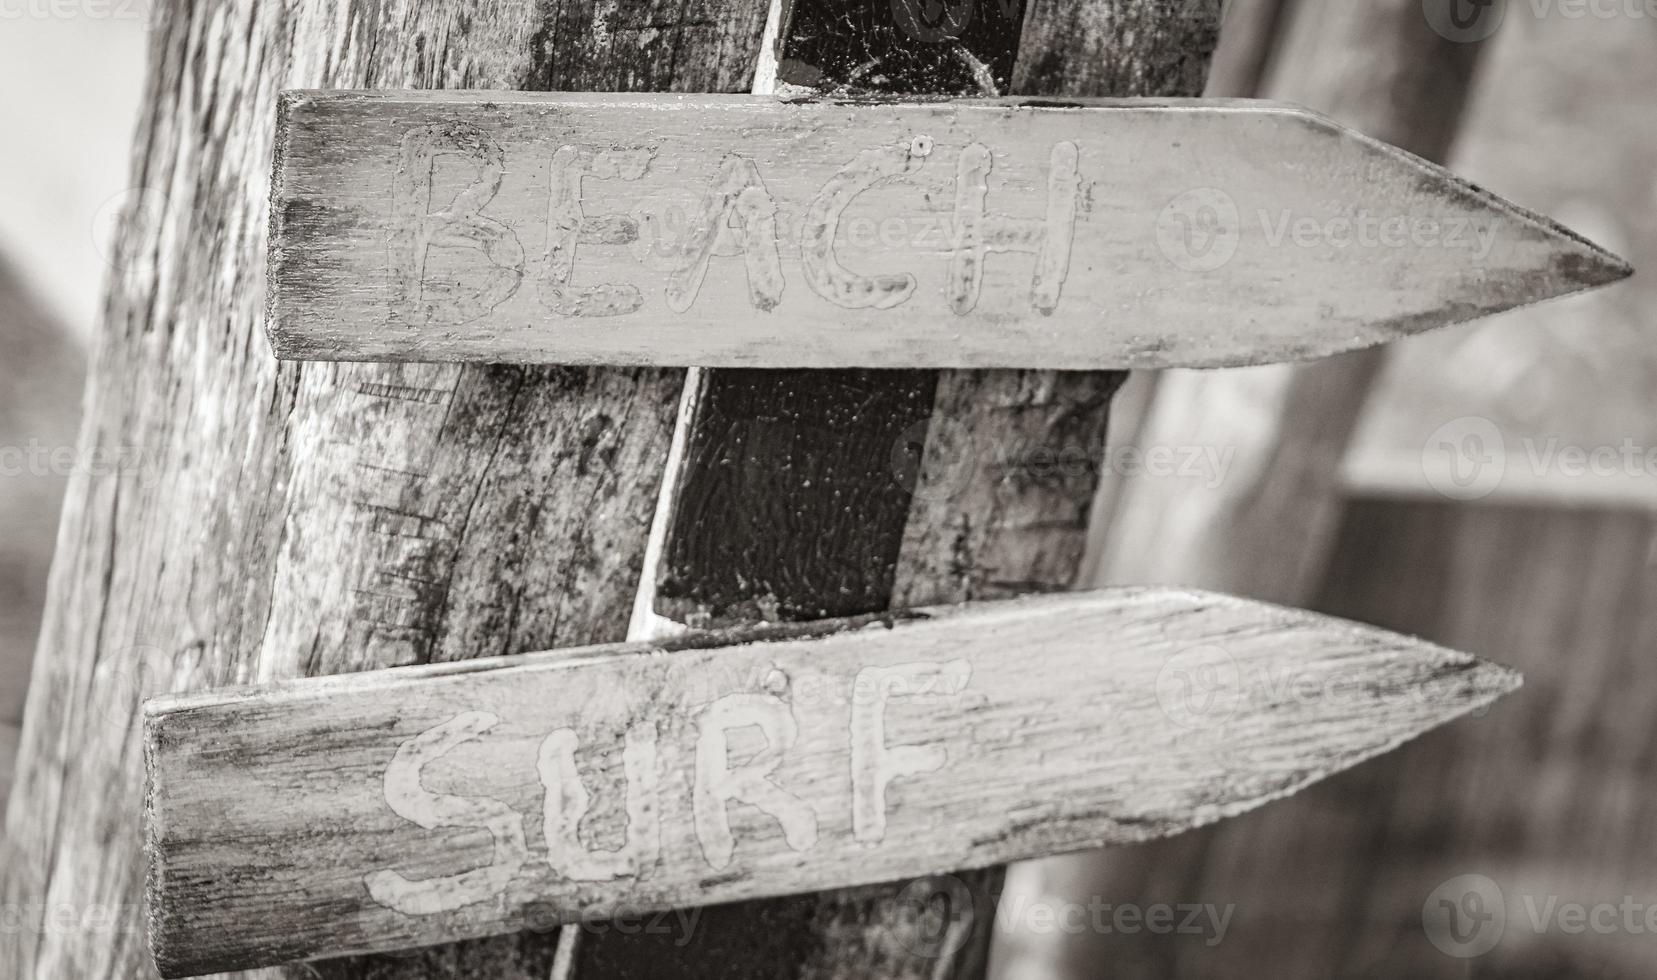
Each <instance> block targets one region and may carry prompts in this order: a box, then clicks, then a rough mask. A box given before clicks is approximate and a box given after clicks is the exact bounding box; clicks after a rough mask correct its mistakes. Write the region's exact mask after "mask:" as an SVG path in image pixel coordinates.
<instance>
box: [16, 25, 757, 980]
mask: <svg viewBox="0 0 1657 980" xmlns="http://www.w3.org/2000/svg"><path fill="white" fill-rule="evenodd" d="M764 16H765V9H764V7H763V6H762V5H760V4H757V3H747V2H739V3H734V4H733V3H718V4H714V3H699V2H692V3H689V4H684V3H678V2H673V3H659V2H629V3H619V4H613V5H607V6H604V7H599V6H595V5H591V4H576V3H560V2H552V3H544V4H521V3H506V2H499V0H485V2H466V3H443V2H438V3H422V4H415V5H385V4H378V3H357V2H349V0H347V2H341V3H311V2H300V0H290V2H267V3H257V4H254V3H230V2H219V0H212V2H204V3H169V4H164V5H162V6H161V7H160V8H159V10H158V20H157V24H156V28H155V33H154V35H153V37H154V42H153V43H154V49H153V52H152V55H153V57H152V65H153V69H152V72H151V76H150V81H149V85H148V89H147V93H146V99H147V101H148V105H149V110H148V113H147V116H146V120H145V122H144V125H143V128H142V131H141V134H140V137H139V140H140V142H139V149H138V154H137V161H138V162H137V165H136V169H135V171H134V178H133V179H134V183H135V184H136V185H141V186H145V187H148V188H151V189H153V190H154V192H155V195H154V199H156V200H159V201H160V202H162V204H161V206H158V207H156V208H154V209H146V210H145V211H143V212H142V213H139V214H137V215H135V216H133V218H132V220H131V221H130V222H129V223H128V225H127V227H126V230H125V232H124V233H123V236H122V239H121V243H120V246H119V257H120V259H121V260H122V261H121V262H119V265H120V266H121V268H122V269H123V270H126V271H125V272H124V273H123V274H122V275H121V276H119V277H118V278H117V279H116V281H115V282H114V285H113V289H112V294H111V298H110V303H109V313H108V315H107V316H106V319H105V324H104V339H103V340H102V342H101V344H100V354H99V360H98V363H97V365H96V367H95V371H94V375H95V376H94V381H93V386H92V387H93V394H92V396H91V400H90V403H89V418H88V422H87V427H86V429H85V430H84V432H83V435H82V445H83V446H88V445H140V446H144V447H146V448H147V449H148V450H149V451H151V452H152V453H153V454H155V456H156V458H159V459H161V460H162V461H163V466H162V467H161V469H160V471H159V478H158V480H157V481H156V482H155V483H154V484H153V485H152V486H149V487H147V488H133V487H128V486H123V485H122V484H120V483H119V482H118V481H116V480H113V479H101V478H97V477H95V476H92V475H86V476H80V477H77V478H76V479H75V480H74V481H73V485H72V488H71V491H70V497H69V502H68V505H67V514H66V522H65V530H64V534H63V537H62V545H63V547H62V550H61V551H60V553H59V557H58V561H57V564H56V566H55V572H54V582H53V586H52V598H51V605H50V608H49V609H48V613H47V620H46V624H45V626H44V629H43V636H44V638H43V641H42V646H41V649H42V650H43V651H44V652H45V654H44V656H43V657H42V659H41V661H40V667H39V670H38V671H37V676H36V683H35V685H34V686H33V688H32V690H31V693H30V697H31V703H30V709H29V712H28V720H27V726H28V730H27V732H26V733H25V736H24V748H23V755H22V758H21V759H20V765H19V772H18V780H17V785H16V788H15V790H14V797H13V802H14V806H13V807H12V808H11V811H10V815H9V823H8V835H7V837H8V839H7V841H6V844H5V852H4V855H3V860H0V902H4V903H6V904H7V907H8V908H14V909H20V910H24V914H25V916H28V915H34V916H37V917H38V916H39V915H40V913H42V912H44V911H45V910H47V909H57V908H67V909H72V910H75V911H77V912H79V913H82V914H89V915H107V916H109V917H110V918H113V920H114V921H115V923H116V929H115V930H114V931H111V930H98V931H88V932H82V931H67V930H62V929H44V928H42V925H41V922H40V921H39V919H38V918H37V920H36V921H33V922H24V923H22V925H21V927H20V928H19V929H18V930H16V931H15V932H9V933H8V934H7V935H6V936H4V937H0V976H6V977H17V978H29V980H39V978H47V977H70V976H72V977H77V978H92V980H132V978H134V977H139V978H142V977H149V976H153V975H154V968H153V966H152V964H151V962H150V957H149V954H148V952H147V950H146V949H145V948H144V945H145V944H144V943H143V941H142V930H143V925H142V916H141V913H140V909H141V906H142V902H141V896H142V890H141V885H142V882H141V878H142V866H143V864H142V855H141V836H140V833H139V823H138V816H139V812H140V809H141V807H140V793H141V785H142V761H141V759H140V755H139V746H140V740H139V739H138V737H137V731H136V711H137V705H138V699H139V696H140V694H141V693H142V692H145V691H150V692H153V691H157V690H167V689H171V690H190V689H197V688H204V687H207V688H210V687H217V686H222V685H225V684H231V683H245V682H250V681H254V680H258V679H263V678H276V677H286V676H295V675H300V674H316V673H332V672H339V671H346V670H356V669H371V668H379V667H389V666H395V665H398V664H409V663H418V662H423V661H444V660H452V659H456V658H462V657H469V656H475V655H480V654H489V653H513V652H521V651H524V650H534V649H549V648H552V647H556V646H559V645H563V644H581V643H593V642H603V641H608V640H617V639H620V638H622V636H623V634H624V631H625V628H626V623H627V619H628V615H629V612H630V609H631V604H632V599H633V593H634V591H635V587H636V582H637V576H638V570H639V567H640V564H641V561H642V552H643V547H644V542H645V537H646V530H647V527H648V524H649V520H650V515H651V512H652V508H653V506H654V502H655V493H656V485H657V480H658V476H659V474H660V471H661V466H662V460H663V458H664V457H665V453H666V447H667V440H668V437H669V434H670V432H671V427H672V422H673V413H674V406H675V403H676V400H677V398H678V395H679V390H680V386H681V375H680V374H679V373H677V372H657V371H604V372H598V371H577V370H521V369H511V368H508V369H497V368H456V367H432V366H409V365H403V366H368V365H353V366H314V367H301V366H298V365H287V366H278V365H277V364H276V363H275V362H274V361H273V360H272V358H271V357H270V353H269V349H268V347H267V345H266V344H265V342H264V340H263V338H262V331H261V325H262V319H263V308H264V296H263V288H262V287H263V281H264V280H263V274H262V272H263V262H264V255H265V244H266V242H265V234H264V230H265V228H266V223H267V220H266V219H267V216H268V213H269V204H270V202H269V194H268V189H269V174H270V167H271V163H272V147H273V138H274V133H273V131H272V126H271V123H272V120H274V119H275V113H276V100H277V93H278V92H279V91H280V90H282V89H284V88H292V87H307V86H308V87H335V86H337V87H354V88H361V87H375V86H388V87H399V88H409V87H432V86H436V87H441V86H462V85H464V86H469V87H474V88H475V87H484V88H497V87H498V88H517V87H537V86H556V87H559V88H562V89H572V88H581V87H586V86H591V87H597V88H602V89H606V90H615V89H620V88H627V87H642V88H670V87H672V88H678V89H682V90H690V91H707V90H724V91H732V90H743V89H746V88H747V87H748V85H749V84H750V79H751V77H752V75H753V71H754V59H755V57H756V55H757V51H758V40H759V34H760V28H761V25H762V24H763V21H764ZM140 259H142V260H144V261H138V260H140ZM99 921H102V920H99ZM554 942H555V940H554V937H551V936H547V935H545V934H542V935H536V936H529V937H520V938H513V939H506V940H499V941H494V942H491V943H479V944H471V945H469V946H466V947H462V948H454V947H450V948H446V949H436V950H426V951H421V952H419V953H416V954H411V955H400V956H396V957H390V958H385V959H380V958H372V957H371V958H365V959H361V960H355V961H351V962H347V963H327V964H319V965H316V966H314V967H308V968H306V969H305V970H303V971H300V972H299V973H298V974H296V975H297V976H302V977H306V978H311V977H314V976H315V975H316V973H317V972H320V973H322V974H324V975H326V976H329V977H331V978H336V977H337V978H346V977H383V976H388V975H394V976H396V977H398V978H399V980H408V978H419V977H432V978H439V977H442V978H450V977H469V976H480V977H481V976H487V977H489V978H491V980H545V978H546V976H547V974H548V972H549V970H550V968H551V963H552V960H553V952H554ZM267 976H268V975H267Z"/></svg>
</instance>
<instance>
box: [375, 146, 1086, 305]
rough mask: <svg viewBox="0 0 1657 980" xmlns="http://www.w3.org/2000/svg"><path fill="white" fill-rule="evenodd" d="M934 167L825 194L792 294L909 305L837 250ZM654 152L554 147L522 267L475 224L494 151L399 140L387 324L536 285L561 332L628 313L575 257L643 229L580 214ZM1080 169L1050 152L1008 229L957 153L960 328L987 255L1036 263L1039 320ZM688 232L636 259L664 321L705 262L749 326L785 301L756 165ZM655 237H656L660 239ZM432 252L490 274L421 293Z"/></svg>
mask: <svg viewBox="0 0 1657 980" xmlns="http://www.w3.org/2000/svg"><path fill="white" fill-rule="evenodd" d="M932 151H933V143H932V140H931V138H930V137H927V136H916V137H915V138H914V139H912V140H910V141H909V142H908V143H906V144H903V145H899V146H888V147H876V148H873V149H868V150H864V151H862V152H861V153H859V154H857V156H856V157H855V158H853V159H852V160H851V161H850V162H849V163H847V164H846V165H845V166H844V167H842V168H841V169H840V170H839V171H838V172H837V173H835V175H834V176H833V177H831V178H829V180H828V182H827V183H825V184H824V185H823V187H822V189H821V190H820V191H819V192H818V194H817V196H816V197H815V198H814V199H813V200H812V201H811V203H810V205H809V206H808V207H807V209H806V211H805V215H804V218H803V220H802V221H801V222H800V225H799V231H798V236H797V238H798V243H799V249H800V263H801V266H802V272H803V276H802V278H803V280H804V282H805V285H806V287H807V288H808V289H810V290H811V292H813V293H814V294H816V295H817V296H819V297H821V298H823V299H825V300H827V301H828V302H830V303H833V304H834V305H836V306H839V307H842V308H844V309H850V310H862V309H877V310H890V309H894V308H896V307H899V306H902V305H903V304H905V303H907V302H909V301H910V299H912V298H913V297H914V294H915V291H916V286H917V281H916V279H915V277H914V276H913V275H912V274H910V273H908V272H893V273H887V274H882V275H864V274H861V273H857V272H853V271H851V270H849V269H847V268H846V267H845V266H843V265H841V263H840V261H839V258H838V256H837V255H836V254H835V240H836V236H837V234H838V232H839V229H840V224H841V220H842V218H843V216H844V215H845V212H846V209H847V208H848V207H849V206H850V205H851V203H852V202H853V201H854V200H855V199H856V198H857V197H858V195H860V194H862V193H863V192H864V191H867V190H869V189H870V188H873V187H875V186H877V185H880V184H882V183H885V182H887V181H892V180H897V179H901V178H903V177H907V176H911V175H914V174H917V173H919V171H920V170H921V168H922V166H923V164H924V163H925V161H926V159H927V158H928V157H930V156H931V155H932ZM656 152H657V151H656V148H655V147H649V146H647V147H638V148H629V149H617V148H603V147H596V146H577V145H566V146H560V147H559V148H558V149H557V150H556V151H555V152H554V153H553V155H552V177H551V190H550V199H549V206H548V211H547V223H546V227H547V247H546V252H545V254H544V255H542V256H541V258H540V261H539V262H537V263H533V264H532V263H531V262H530V258H529V256H528V255H526V254H525V249H524V246H523V243H522V242H521V241H520V240H519V238H518V235H517V233H516V232H515V231H514V230H513V228H512V227H511V226H510V225H508V224H506V223H505V222H502V221H499V220H497V219H495V218H492V217H490V216H488V215H486V214H484V213H483V212H484V208H486V207H487V206H488V205H489V203H490V202H491V201H492V200H494V198H495V196H496V195H497V194H498V193H499V192H500V189H501V182H502V180H503V179H504V177H505V175H506V172H507V168H506V154H505V151H504V150H502V148H501V146H500V144H499V143H497V142H495V140H493V139H492V138H491V137H490V136H489V135H488V134H487V133H485V132H484V131H483V130H481V129H478V128H476V127H472V126H468V125H465V124H454V123H445V124H441V125H430V126H420V127H417V128H415V129H413V130H411V131H409V132H408V133H407V134H406V135H405V136H404V137H403V140H402V144H401V150H400V157H399V161H398V168H397V175H396V179H395V186H394V188H393V202H394V203H393V209H394V214H393V218H394V229H395V230H394V231H393V233H392V236H391V241H390V253H391V270H392V277H393V282H394V286H395V288H394V292H393V299H392V312H393V314H394V315H395V316H396V317H397V318H398V319H400V320H402V321H403V322H405V323H409V324H413V325H457V324H461V323H466V322H469V321H471V320H475V319H478V318H479V317H482V316H484V315H485V314H487V313H488V312H489V311H490V310H492V309H494V308H495V307H497V306H499V305H500V304H502V303H504V302H506V301H507V300H509V299H511V298H512V297H513V296H515V295H516V294H517V293H518V291H519V290H520V289H522V288H524V285H525V280H526V279H529V278H531V277H532V276H531V273H533V280H534V286H533V288H534V289H535V292H536V295H537V297H538V298H539V300H540V303H541V305H542V306H543V307H545V308H546V309H547V310H548V311H549V312H551V313H553V314H556V315H558V316H565V317H606V316H623V315H626V314H629V313H636V312H638V311H639V310H640V309H641V308H642V307H643V306H644V303H645V295H644V291H643V290H642V289H641V288H640V287H639V286H638V285H636V284H634V283H631V282H606V283H598V284H592V285H577V284H576V283H575V274H576V256H577V253H578V250H579V249H580V247H581V246H583V245H635V244H637V243H639V242H640V227H639V226H640V221H639V219H638V218H635V217H633V216H631V215H627V214H620V213H605V214H588V213H587V212H586V211H585V210H584V209H583V207H582V187H583V184H584V182H586V181H589V180H617V181H637V180H640V179H642V178H643V177H644V176H645V174H646V173H648V172H649V170H650V167H651V164H652V162H653V161H654V159H655V156H656ZM439 156H460V157H462V158H463V159H465V160H467V161H469V162H470V163H471V164H472V166H473V167H474V168H475V169H476V171H477V176H476V179H475V180H474V181H473V182H472V183H471V184H470V185H468V186H467V187H466V188H465V189H463V190H461V191H460V192H459V193H458V194H457V195H456V196H455V197H454V199H453V201H451V202H450V203H449V204H448V205H447V206H446V207H443V208H441V209H438V210H435V211H434V210H432V191H433V188H432V184H433V167H434V164H435V163H436V161H437V159H438V157H439ZM1079 158H1080V152H1079V150H1078V148H1077V146H1076V144H1075V143H1071V142H1068V141H1065V142H1060V143H1057V144H1055V145H1054V146H1053V148H1052V152H1051V154H1050V155H1049V171H1048V178H1047V213H1046V214H1045V215H1044V216H1043V217H1041V218H1009V217H1002V216H996V215H992V214H990V213H989V210H988V200H989V175H990V170H991V167H992V165H993V155H992V154H991V152H990V150H989V148H988V147H986V146H984V145H983V144H981V143H971V144H968V145H967V146H966V147H964V148H963V149H962V150H961V152H960V155H959V157H958V158H957V160H956V162H955V204H954V212H953V221H952V224H951V230H952V235H951V241H950V243H949V248H948V249H947V255H948V269H947V278H946V281H945V286H944V292H945V295H946V298H947V300H948V302H949V306H950V309H951V310H953V311H954V312H955V313H956V314H957V315H960V316H965V315H967V314H968V313H971V312H972V311H973V309H974V308H975V307H976V306H977V305H978V298H979V295H980V292H981V290H982V286H983V277H984V267H985V259H986V256H987V255H988V254H989V253H990V252H1022V253H1026V254H1030V255H1034V256H1035V257H1036V263H1035V265H1036V267H1035V273H1034V276H1033V278H1032V280H1031V285H1030V297H1029V298H1030V305H1031V306H1032V307H1033V308H1034V309H1035V310H1038V311H1040V312H1041V313H1044V314H1051V313H1053V311H1054V310H1056V309H1057V308H1058V305H1059V299H1060V297H1061V295H1062V293H1063V291H1064V283H1065V279H1066V277H1068V275H1069V273H1070V254H1071V247H1072V245H1073V243H1074V240H1075V232H1076V211H1077V207H1078V198H1079V195H1080V191H1081V177H1080V175H1079V173H1078V170H1077V165H1078V161H1079ZM646 220H647V221H648V220H649V219H648V217H647V218H646ZM684 224H685V227H684V228H683V229H682V231H681V233H680V234H679V235H678V236H677V238H676V240H673V241H669V242H667V243H665V244H664V243H662V242H661V241H660V240H659V239H658V240H657V241H656V242H652V243H649V245H648V246H647V247H648V252H647V255H648V257H649V258H650V259H652V260H653V261H651V263H650V264H651V265H652V266H662V265H665V267H666V271H668V272H669V278H668V283H667V285H666V287H664V298H665V299H666V302H667V306H668V308H669V309H671V310H672V311H673V312H675V313H685V312H687V311H689V310H690V308H691V307H692V305H693V304H694V303H695V302H696V297H697V295H698V293H699V292H700V291H701V288H702V283H703V282H704V280H705V279H706V278H707V274H708V266H709V264H710V263H711V262H712V260H713V259H714V258H716V257H718V258H740V259H741V261H742V265H743V267H744V271H745V274H746V277H747V285H748V299H749V302H750V303H752V305H753V307H754V308H755V309H757V310H761V311H766V312H769V311H771V310H774V309H776V307H777V305H778V304H780V303H781V302H782V299H783V293H784V292H785V290H786V289H787V287H788V277H787V276H786V275H785V273H784V271H783V263H782V255H781V251H780V248H779V235H778V228H777V225H778V208H777V202H776V200H775V199H773V197H772V196H771V193H770V192H769V191H768V190H767V189H766V185H765V182H764V180H762V179H761V176H760V172H759V168H758V167H757V166H756V165H755V164H754V162H753V161H752V160H750V159H748V158H746V157H743V156H742V155H741V154H738V153H731V154H727V155H726V156H725V157H724V159H723V161H722V162H721V164H720V166H719V169H718V172H717V173H716V174H714V175H713V177H712V179H711V180H710V182H709V184H708V186H707V188H706V193H705V195H704V196H703V197H702V200H701V205H700V207H699V208H696V209H694V210H693V211H692V212H691V213H690V214H689V215H688V220H687V221H686V222H685V223H684ZM656 231H657V234H658V235H659V234H660V230H659V229H656ZM434 246H441V247H445V248H450V249H470V250H475V251H476V252H478V253H480V254H481V255H482V257H483V258H484V259H485V260H486V262H485V264H486V269H484V270H482V271H481V272H480V273H479V274H478V275H477V276H476V277H475V278H469V279H468V287H467V288H464V289H463V288H458V287H459V284H458V283H454V282H433V281H430V280H428V277H427V262H428V258H429V256H430V253H431V250H432V248H433V247H434Z"/></svg>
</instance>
